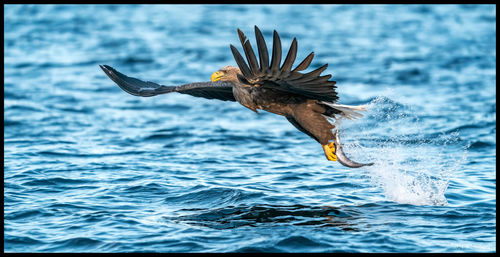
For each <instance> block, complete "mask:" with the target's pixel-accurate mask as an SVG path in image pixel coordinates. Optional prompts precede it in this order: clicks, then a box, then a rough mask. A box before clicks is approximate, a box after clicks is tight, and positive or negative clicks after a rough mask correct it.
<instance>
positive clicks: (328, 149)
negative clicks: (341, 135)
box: [323, 142, 337, 161]
mask: <svg viewBox="0 0 500 257" xmlns="http://www.w3.org/2000/svg"><path fill="white" fill-rule="evenodd" d="M323 151H325V156H326V159H328V160H329V161H336V160H337V155H335V144H334V143H333V142H330V143H329V144H326V145H323Z"/></svg>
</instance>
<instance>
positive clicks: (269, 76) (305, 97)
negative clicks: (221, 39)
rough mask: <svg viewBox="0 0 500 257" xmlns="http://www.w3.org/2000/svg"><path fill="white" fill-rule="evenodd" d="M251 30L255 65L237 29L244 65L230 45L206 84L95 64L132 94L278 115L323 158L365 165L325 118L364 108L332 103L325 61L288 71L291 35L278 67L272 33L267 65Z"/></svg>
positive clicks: (276, 39) (332, 86)
mask: <svg viewBox="0 0 500 257" xmlns="http://www.w3.org/2000/svg"><path fill="white" fill-rule="evenodd" d="M255 34H256V38H257V46H258V53H259V61H260V66H259V62H258V61H257V57H256V55H255V53H254V52H253V50H252V47H251V45H250V43H249V41H248V40H247V39H246V36H245V35H244V34H243V32H241V31H240V30H239V29H238V35H239V38H240V41H241V44H242V46H243V49H244V52H245V56H246V58H247V60H248V65H247V63H246V62H245V60H244V59H243V57H242V56H241V55H240V53H239V52H238V50H236V48H235V47H234V46H233V45H230V48H231V51H232V53H233V56H234V58H235V60H236V63H237V65H238V67H233V66H225V67H223V68H221V69H220V70H218V71H216V72H214V74H212V78H211V82H198V83H191V84H186V85H181V86H164V85H158V84H156V83H153V82H144V81H142V80H139V79H136V78H132V77H128V76H126V75H124V74H122V73H120V72H118V71H116V70H115V69H113V68H111V67H109V66H107V65H103V66H101V68H102V69H103V71H104V72H105V73H106V75H108V77H110V78H111V79H112V80H113V81H115V82H116V83H117V84H118V86H120V87H121V88H122V89H123V90H124V91H126V92H128V93H130V94H132V95H136V96H154V95H158V94H165V93H170V92H179V93H183V94H190V95H193V96H197V97H204V98H208V99H219V100H223V101H237V102H239V103H240V104H241V105H243V106H245V107H247V108H248V109H250V110H252V111H254V112H258V110H264V111H268V112H271V113H274V114H277V115H281V116H284V117H285V118H286V119H287V120H288V121H289V122H290V123H291V124H292V125H293V126H295V127H296V128H297V129H298V130H299V131H301V132H303V133H305V134H307V135H308V136H310V137H311V138H313V139H315V140H316V141H317V142H318V143H320V144H321V145H322V147H323V150H324V152H325V156H326V157H327V159H328V160H330V161H336V160H337V157H339V162H340V163H341V164H343V165H345V166H348V167H353V168H357V167H361V166H365V165H371V163H370V164H360V163H356V162H353V161H351V160H349V159H348V158H347V157H346V156H345V155H343V152H342V151H341V146H340V142H339V139H338V135H337V132H335V134H334V133H333V132H332V129H335V125H334V124H332V123H330V122H329V118H334V119H338V118H341V117H345V118H356V117H360V116H362V115H361V114H360V113H359V111H363V110H365V107H364V106H347V105H339V104H336V101H337V99H338V96H337V93H336V91H335V88H336V86H335V83H336V82H335V81H330V80H329V79H330V78H331V75H326V76H320V75H321V73H322V72H323V71H324V70H325V69H326V67H327V65H323V66H321V67H320V68H318V69H316V70H313V71H311V72H308V73H301V72H300V71H302V70H304V69H306V68H307V67H308V66H309V65H310V63H311V61H312V58H313V57H314V53H311V54H309V55H308V56H307V57H306V58H305V59H304V60H303V61H302V62H301V63H300V64H299V65H298V66H297V67H296V68H295V69H293V70H292V69H291V68H292V64H293V62H294V61H295V57H296V54H297V41H296V39H295V38H294V40H293V42H292V45H291V47H290V50H289V52H288V54H287V56H286V58H285V61H284V62H283V64H282V66H281V67H280V63H281V41H280V38H279V35H278V33H277V32H276V31H274V34H273V49H272V58H271V63H269V55H268V51H267V46H266V44H265V41H264V38H263V36H262V33H261V32H260V30H259V29H258V28H257V27H255ZM336 148H337V149H339V151H338V152H336Z"/></svg>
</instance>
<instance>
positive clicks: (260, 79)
mask: <svg viewBox="0 0 500 257" xmlns="http://www.w3.org/2000/svg"><path fill="white" fill-rule="evenodd" d="M238 35H239V38H240V41H241V45H242V46H243V50H244V52H245V56H246V59H247V61H248V65H247V62H245V60H244V59H243V57H242V56H241V54H240V53H239V52H238V50H237V49H236V48H235V47H234V46H233V45H230V47H231V51H232V53H233V56H234V59H235V60H236V63H237V64H238V67H239V68H240V70H241V73H242V74H243V76H244V77H245V79H246V80H247V81H248V82H249V83H250V84H259V85H262V86H266V87H273V88H275V89H278V90H281V91H284V92H288V93H293V94H298V95H303V96H305V97H308V98H311V99H317V100H321V101H327V102H336V101H337V99H338V96H337V92H335V88H336V86H335V81H330V80H329V79H330V78H331V77H332V75H325V76H320V75H321V73H322V72H323V71H324V70H325V69H326V68H327V66H328V64H325V65H323V66H321V67H320V68H318V69H316V70H313V71H311V72H308V73H300V72H299V71H302V70H305V69H306V68H307V67H309V65H310V64H311V61H312V59H313V57H314V52H312V53H310V54H309V55H308V56H307V57H306V58H305V59H304V60H303V61H302V62H301V63H300V64H299V65H298V66H297V67H295V69H293V70H292V65H293V63H294V62H295V58H296V56H297V39H295V38H294V39H293V41H292V45H291V46H290V50H289V51H288V54H287V56H286V57H285V61H284V62H283V65H281V67H280V63H281V40H280V37H279V35H278V32H276V30H275V31H274V35H273V50H272V58H271V64H269V53H268V51H267V47H266V42H265V41H264V37H263V36H262V33H261V31H260V30H259V28H258V27H257V26H255V37H256V39H257V48H258V52H259V61H260V66H259V64H258V62H257V57H256V56H255V53H254V51H253V49H252V46H251V45H250V41H249V40H248V39H247V38H246V36H245V35H244V34H243V32H241V30H240V29H238Z"/></svg>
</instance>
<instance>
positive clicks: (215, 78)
mask: <svg viewBox="0 0 500 257" xmlns="http://www.w3.org/2000/svg"><path fill="white" fill-rule="evenodd" d="M223 76H224V74H223V73H222V72H220V71H216V72H214V73H213V74H212V77H211V78H210V80H212V82H215V81H219V80H220V79H221V78H222V77H223Z"/></svg>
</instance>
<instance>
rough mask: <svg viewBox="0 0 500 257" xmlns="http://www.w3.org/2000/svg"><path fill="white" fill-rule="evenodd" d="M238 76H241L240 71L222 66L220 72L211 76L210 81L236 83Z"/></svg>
mask: <svg viewBox="0 0 500 257" xmlns="http://www.w3.org/2000/svg"><path fill="white" fill-rule="evenodd" d="M238 74H241V72H240V69H238V68H236V67H233V66H224V67H222V68H221V69H220V70H218V71H216V72H214V73H213V74H212V77H211V80H212V82H215V81H219V80H220V81H230V82H236V81H238Z"/></svg>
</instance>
